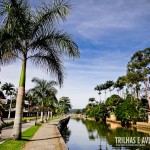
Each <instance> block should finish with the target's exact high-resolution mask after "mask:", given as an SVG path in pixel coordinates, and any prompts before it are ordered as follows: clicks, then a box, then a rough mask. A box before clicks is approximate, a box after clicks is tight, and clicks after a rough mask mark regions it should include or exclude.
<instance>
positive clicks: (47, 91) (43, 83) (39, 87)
mask: <svg viewBox="0 0 150 150" xmlns="http://www.w3.org/2000/svg"><path fill="white" fill-rule="evenodd" d="M32 82H33V83H35V87H34V88H33V89H32V91H33V93H34V95H35V97H36V98H38V101H39V102H40V103H41V121H42V122H43V113H44V104H45V103H47V101H48V100H49V99H50V96H53V95H52V93H54V92H53V91H55V93H56V91H57V90H56V89H55V88H54V87H53V86H55V85H57V84H58V83H57V82H55V81H47V80H44V79H39V78H35V77H34V78H33V79H32Z"/></svg>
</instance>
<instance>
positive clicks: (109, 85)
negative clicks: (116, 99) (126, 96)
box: [105, 80, 114, 96]
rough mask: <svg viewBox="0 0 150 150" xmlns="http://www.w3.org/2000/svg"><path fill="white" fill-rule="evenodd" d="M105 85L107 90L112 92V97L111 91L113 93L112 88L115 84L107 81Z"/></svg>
mask: <svg viewBox="0 0 150 150" xmlns="http://www.w3.org/2000/svg"><path fill="white" fill-rule="evenodd" d="M105 84H106V87H107V89H109V91H110V96H111V91H112V89H111V87H113V85H114V82H113V81H111V80H108V81H106V83H105Z"/></svg>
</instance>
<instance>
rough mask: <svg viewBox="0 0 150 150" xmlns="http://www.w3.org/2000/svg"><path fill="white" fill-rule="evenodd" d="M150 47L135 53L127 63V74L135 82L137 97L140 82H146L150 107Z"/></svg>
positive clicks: (131, 81)
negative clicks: (149, 82) (149, 96)
mask: <svg viewBox="0 0 150 150" xmlns="http://www.w3.org/2000/svg"><path fill="white" fill-rule="evenodd" d="M149 64H150V48H146V49H144V50H139V51H137V52H136V53H134V54H133V56H132V57H131V60H130V61H129V62H128V65H127V75H128V80H129V82H130V83H132V84H135V90H136V94H137V97H138V95H139V91H140V86H141V84H140V83H142V82H143V83H144V86H145V96H146V98H147V100H148V101H149V108H150V100H149V98H148V87H147V81H148V75H149V74H150V68H149Z"/></svg>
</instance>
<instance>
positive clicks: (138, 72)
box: [83, 48, 150, 124]
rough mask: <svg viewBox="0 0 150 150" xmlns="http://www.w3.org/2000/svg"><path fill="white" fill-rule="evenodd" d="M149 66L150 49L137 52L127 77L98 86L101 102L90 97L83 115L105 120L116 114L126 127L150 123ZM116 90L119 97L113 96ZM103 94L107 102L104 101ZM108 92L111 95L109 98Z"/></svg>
mask: <svg viewBox="0 0 150 150" xmlns="http://www.w3.org/2000/svg"><path fill="white" fill-rule="evenodd" d="M149 65H150V48H146V49H144V50H139V51H137V52H135V53H134V54H133V56H132V57H131V59H130V61H129V62H128V64H127V71H126V75H124V76H120V77H118V79H117V81H115V82H114V81H112V80H108V81H106V82H105V83H103V84H99V85H97V86H96V87H95V88H94V90H95V91H98V94H99V97H100V99H99V100H98V101H96V99H95V98H89V104H87V106H86V108H84V109H83V113H84V114H86V115H88V116H90V117H95V119H97V120H98V119H99V118H101V119H102V120H103V121H106V117H109V116H110V114H115V115H116V117H117V119H118V120H120V121H121V122H122V123H123V124H129V123H130V122H131V121H133V122H134V123H136V122H137V121H145V122H147V121H148V112H149V110H150V97H149V89H150V87H149V74H150V68H149ZM113 90H115V91H116V92H117V94H113V95H112V94H111V92H112V91H113ZM103 91H104V94H105V96H104V97H105V99H104V100H102V98H101V94H102V92H103ZM108 91H109V95H110V96H108V98H106V94H107V92H108Z"/></svg>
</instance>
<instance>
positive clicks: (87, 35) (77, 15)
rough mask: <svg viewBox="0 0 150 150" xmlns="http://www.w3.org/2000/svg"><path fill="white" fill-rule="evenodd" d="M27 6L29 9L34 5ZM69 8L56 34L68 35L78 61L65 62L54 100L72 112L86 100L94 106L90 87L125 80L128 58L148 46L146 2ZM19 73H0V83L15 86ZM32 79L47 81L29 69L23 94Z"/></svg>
mask: <svg viewBox="0 0 150 150" xmlns="http://www.w3.org/2000/svg"><path fill="white" fill-rule="evenodd" d="M31 2H32V5H34V4H35V1H33V0H31ZM71 2H72V4H73V5H72V6H73V9H72V11H71V14H70V16H68V19H67V21H66V22H65V23H62V24H61V28H63V29H64V30H65V31H67V32H68V33H70V34H71V35H72V37H73V38H74V40H75V41H76V43H77V44H78V46H79V49H80V52H81V56H80V59H78V60H74V61H72V60H69V59H68V58H65V60H64V66H65V68H66V69H65V74H66V77H65V80H64V85H63V88H61V89H58V90H59V92H58V95H57V97H58V98H60V97H61V96H68V97H70V99H71V103H72V105H73V108H83V107H85V105H86V104H87V103H88V99H89V97H95V98H96V99H97V100H99V97H98V94H97V92H96V91H94V87H95V86H96V85H98V84H101V83H104V82H105V81H107V80H114V81H115V80H116V79H117V78H118V77H119V76H121V75H125V73H126V65H127V63H128V61H129V60H130V57H131V56H132V54H133V53H134V52H136V51H137V50H142V49H144V48H146V47H149V46H150V11H149V10H150V1H149V0H105V1H104V0H86V1H79V0H71ZM37 4H38V3H37V1H36V5H37ZM20 67H21V63H20V62H18V63H15V64H12V65H9V66H6V67H3V68H2V70H1V72H0V79H1V81H2V83H4V82H6V81H7V82H12V83H14V84H15V85H16V86H18V81H19V74H20ZM14 68H15V69H14ZM34 76H37V77H39V78H44V79H47V80H51V79H52V78H50V77H49V76H48V75H46V74H44V73H43V72H42V71H41V70H38V69H37V68H35V67H34V66H32V65H31V64H30V63H29V64H28V69H27V86H26V88H27V89H29V88H31V87H32V86H33V84H32V83H31V79H32V77H34ZM103 98H104V96H103Z"/></svg>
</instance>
